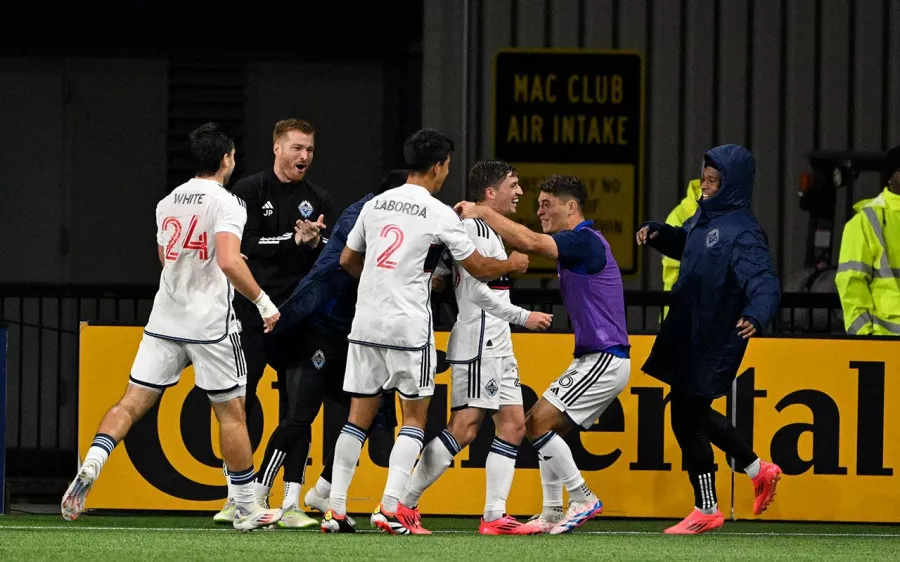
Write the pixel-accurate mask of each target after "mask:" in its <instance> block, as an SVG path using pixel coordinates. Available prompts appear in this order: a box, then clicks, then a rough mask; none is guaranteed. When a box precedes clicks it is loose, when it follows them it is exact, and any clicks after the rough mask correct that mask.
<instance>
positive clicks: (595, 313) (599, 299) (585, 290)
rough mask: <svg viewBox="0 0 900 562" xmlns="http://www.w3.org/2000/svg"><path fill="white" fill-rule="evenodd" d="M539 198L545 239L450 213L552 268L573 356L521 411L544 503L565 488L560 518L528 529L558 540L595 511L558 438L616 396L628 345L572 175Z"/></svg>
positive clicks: (466, 206) (477, 214)
mask: <svg viewBox="0 0 900 562" xmlns="http://www.w3.org/2000/svg"><path fill="white" fill-rule="evenodd" d="M540 191H541V193H540V195H539V196H538V212H537V214H538V218H539V219H540V221H541V229H542V230H543V231H544V233H545V234H537V233H535V232H532V231H531V230H529V229H528V228H526V227H524V226H522V225H520V224H517V223H515V222H513V221H511V220H509V219H508V218H506V217H504V216H503V215H501V214H500V213H498V212H496V211H494V210H493V209H491V208H490V207H488V206H486V205H476V204H474V203H470V202H467V201H463V202H460V203H458V204H457V206H456V208H457V210H458V211H459V212H460V215H461V216H462V217H463V218H472V219H482V220H484V222H486V223H487V224H488V225H490V227H491V228H493V229H494V230H495V231H497V233H498V234H499V235H500V236H501V237H502V238H503V239H504V240H505V241H506V243H507V244H508V245H509V246H510V247H511V248H514V249H517V250H520V251H523V252H526V253H529V254H537V255H541V256H544V257H547V258H551V259H554V260H556V261H557V271H558V272H559V284H560V292H561V293H562V298H563V304H564V305H565V307H566V312H567V313H568V315H569V320H570V321H571V322H572V329H573V330H574V332H575V353H574V355H575V357H574V360H573V361H572V363H571V364H570V365H569V368H568V369H567V370H566V372H565V373H563V374H562V375H560V377H559V378H558V379H556V381H555V382H553V383H552V384H551V385H550V388H548V389H547V391H546V392H544V395H543V397H541V399H540V400H538V402H537V403H536V404H535V405H534V406H533V407H532V408H531V410H529V411H528V415H527V417H526V420H525V432H526V435H527V436H528V439H529V440H530V441H531V443H532V445H534V448H535V449H537V451H538V460H539V462H540V470H541V483H542V486H543V488H544V497H545V500H546V499H548V498H555V497H559V496H560V493H559V492H558V488H557V487H556V486H555V485H554V483H555V482H561V483H562V484H564V485H565V486H566V489H567V490H568V491H569V498H570V501H569V508H568V510H567V511H566V512H565V514H563V513H562V507H561V505H560V506H558V507H557V506H555V505H550V506H547V507H545V509H544V511H543V513H542V514H541V515H540V517H538V518H536V519H534V520H533V521H530V522H529V526H531V527H533V528H534V529H535V530H539V531H541V532H548V531H549V532H550V533H551V534H559V533H565V532H569V531H571V530H573V529H575V528H577V527H579V526H581V525H583V524H584V523H585V522H586V521H588V520H589V519H591V518H592V517H595V516H596V515H599V514H600V513H601V512H602V511H603V504H602V503H601V502H600V500H599V499H598V498H597V496H596V494H594V492H593V491H591V489H590V488H588V486H587V484H586V483H585V481H584V478H583V477H582V475H581V473H580V472H579V470H578V467H577V466H576V465H575V461H574V460H573V458H572V451H571V450H570V449H569V446H568V445H567V444H566V442H565V441H564V440H563V438H562V436H563V435H565V434H566V433H567V432H568V431H569V430H571V429H572V428H578V427H582V428H584V429H588V428H590V427H591V426H592V425H593V423H594V420H596V419H597V418H598V417H599V416H600V415H601V414H602V413H603V412H604V411H605V410H606V408H607V407H608V406H609V404H610V403H611V402H612V401H613V400H614V399H615V398H616V396H618V394H619V393H620V392H622V389H624V388H625V385H626V384H627V383H628V377H629V374H630V371H631V363H630V361H629V353H630V349H631V346H630V345H629V344H628V333H627V331H626V328H625V295H624V292H623V290H622V275H621V274H620V273H619V266H618V265H617V264H616V260H615V259H614V258H613V255H612V251H611V250H610V248H609V244H608V243H607V242H606V239H605V238H603V235H602V234H600V232H598V231H596V230H594V229H593V228H591V226H592V224H593V221H588V220H585V219H584V211H583V208H584V202H585V200H586V199H587V189H586V188H585V186H584V183H583V182H582V181H581V180H580V179H579V178H577V177H574V176H566V175H554V176H550V177H549V178H548V179H547V180H546V181H544V182H543V183H542V184H541V186H540ZM551 501H552V500H551ZM545 503H547V502H546V501H545ZM548 507H549V509H548Z"/></svg>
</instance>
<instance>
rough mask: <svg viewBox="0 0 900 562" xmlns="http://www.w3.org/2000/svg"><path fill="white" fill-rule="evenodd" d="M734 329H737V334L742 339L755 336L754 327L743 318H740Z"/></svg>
mask: <svg viewBox="0 0 900 562" xmlns="http://www.w3.org/2000/svg"><path fill="white" fill-rule="evenodd" d="M736 328H737V329H738V334H740V336H741V337H742V338H744V339H747V338H749V337H752V336H755V335H756V326H754V325H753V322H751V321H749V320H747V319H746V318H744V317H741V318H740V320H738V323H737V326H736Z"/></svg>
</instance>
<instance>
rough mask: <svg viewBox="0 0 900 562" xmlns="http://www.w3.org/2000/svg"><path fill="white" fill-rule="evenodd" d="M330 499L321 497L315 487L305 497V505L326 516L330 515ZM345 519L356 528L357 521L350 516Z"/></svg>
mask: <svg viewBox="0 0 900 562" xmlns="http://www.w3.org/2000/svg"><path fill="white" fill-rule="evenodd" d="M328 499H329V498H328V496H321V495H319V492H318V490H316V487H315V486H313V487H312V488H310V489H309V491H307V492H306V495H305V496H303V503H304V504H306V506H307V507H311V508H313V509H315V510H316V511H318V512H319V513H321V514H322V515H325V514H326V513H328ZM344 517H346V518H347V523H348V524H349V525H350V526H351V527H353V528H356V521H355V520H354V519H353V518H352V517H350V516H349V515H345V516H344Z"/></svg>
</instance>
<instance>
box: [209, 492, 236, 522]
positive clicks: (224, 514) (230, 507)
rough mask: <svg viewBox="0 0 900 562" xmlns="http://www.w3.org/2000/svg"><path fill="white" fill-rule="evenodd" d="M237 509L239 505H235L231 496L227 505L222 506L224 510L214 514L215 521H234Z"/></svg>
mask: <svg viewBox="0 0 900 562" xmlns="http://www.w3.org/2000/svg"><path fill="white" fill-rule="evenodd" d="M236 509H237V505H235V503H234V500H232V499H230V498H229V499H228V501H226V502H225V505H224V506H222V510H221V511H219V513H216V514H215V515H213V521H214V522H216V523H228V524H231V523H233V522H234V514H235V510H236Z"/></svg>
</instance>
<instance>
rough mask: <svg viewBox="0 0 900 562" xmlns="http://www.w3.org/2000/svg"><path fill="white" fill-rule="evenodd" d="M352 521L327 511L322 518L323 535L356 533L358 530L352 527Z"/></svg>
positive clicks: (344, 516)
mask: <svg viewBox="0 0 900 562" xmlns="http://www.w3.org/2000/svg"><path fill="white" fill-rule="evenodd" d="M348 519H350V518H349V517H347V516H346V515H338V514H337V513H335V512H334V511H332V510H330V509H329V510H326V511H325V517H323V518H322V532H323V533H355V532H356V529H354V528H353V526H352V525H350V522H349V521H348Z"/></svg>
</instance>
